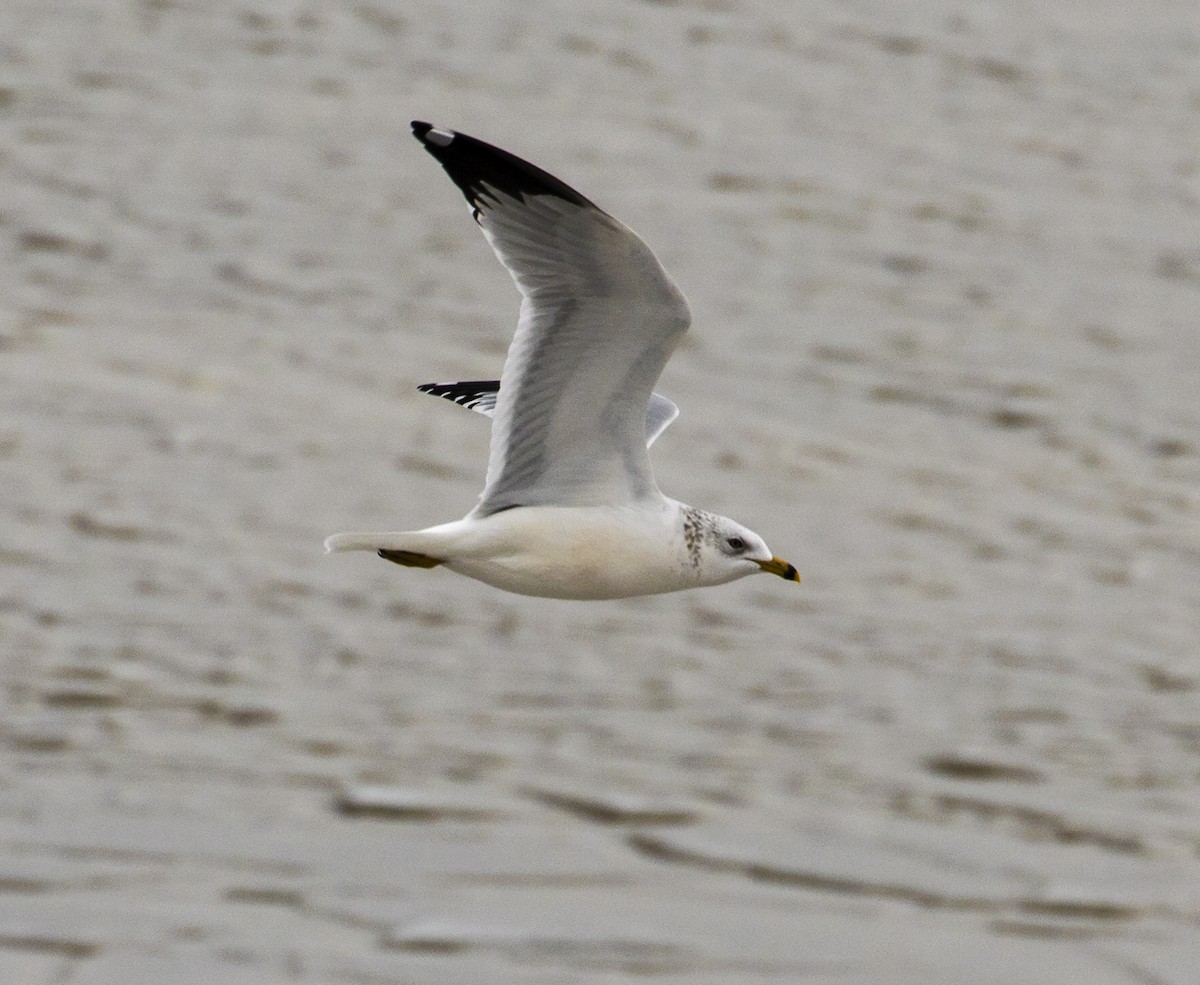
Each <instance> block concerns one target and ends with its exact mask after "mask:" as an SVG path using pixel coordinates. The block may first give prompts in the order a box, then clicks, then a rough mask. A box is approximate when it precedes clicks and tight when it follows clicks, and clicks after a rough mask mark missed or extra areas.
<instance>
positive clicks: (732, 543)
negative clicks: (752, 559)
mask: <svg viewBox="0 0 1200 985" xmlns="http://www.w3.org/2000/svg"><path fill="white" fill-rule="evenodd" d="M725 546H727V547H728V548H729V549H730V550H731V551H744V550H745V549H746V542H745V541H744V540H742V538H741V537H727V538H725Z"/></svg>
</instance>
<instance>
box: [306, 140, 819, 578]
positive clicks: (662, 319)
mask: <svg viewBox="0 0 1200 985" xmlns="http://www.w3.org/2000/svg"><path fill="white" fill-rule="evenodd" d="M412 129H413V134H414V136H415V137H416V138H417V140H419V141H420V142H421V143H422V145H424V147H425V149H426V150H427V151H428V152H429V153H430V154H432V155H433V156H434V157H435V158H436V159H437V161H438V163H440V164H441V166H442V167H443V168H444V169H445V171H446V173H447V174H448V175H449V176H450V179H451V180H452V181H453V182H454V183H455V184H456V185H457V186H458V187H459V189H461V190H462V192H463V194H464V195H465V196H466V198H467V201H468V202H469V203H470V206H471V212H472V215H473V216H474V218H475V221H476V222H477V223H478V224H479V227H480V228H481V229H482V230H483V235H484V236H486V237H487V240H488V242H489V243H491V245H492V249H494V250H495V251H496V256H497V257H499V259H500V262H501V263H502V264H504V266H505V267H506V268H507V269H508V272H509V273H510V274H512V277H513V280H514V281H516V284H517V289H518V290H519V291H520V292H521V297H522V300H521V314H520V320H519V321H518V323H517V331H516V335H515V336H514V337H513V340H512V344H511V345H510V346H509V349H508V356H507V358H506V359H505V362H504V367H503V369H502V370H501V372H500V379H499V380H498V381H496V380H482V381H464V382H459V383H441V384H428V383H427V384H425V385H424V386H422V387H421V388H420V389H421V390H423V391H425V392H427V393H431V394H433V395H435V396H442V397H446V398H447V399H451V400H454V401H455V402H457V403H460V404H462V405H464V406H466V407H470V408H471V409H473V410H476V411H478V412H480V413H483V414H486V415H488V416H489V417H491V419H492V439H491V449H490V452H489V455H488V468H487V479H486V482H485V484H484V488H483V492H482V494H481V495H480V497H479V503H478V504H477V505H476V507H475V508H474V509H473V510H472V511H471V512H470V513H468V514H467V515H466V516H465V517H464V518H463V519H461V520H455V521H453V522H451V523H443V524H440V525H438V526H436V527H429V528H427V529H425V530H413V531H407V532H401V533H345V534H335V535H334V536H332V537H330V538H329V539H328V540H326V541H325V549H326V550H327V551H353V550H369V551H375V552H376V553H377V554H378V555H379V556H380V557H382V558H384V559H386V560H388V561H393V562H395V563H396V564H400V565H404V566H406V567H412V568H436V567H444V568H448V569H450V570H451V571H455V572H458V573H459V574H462V575H466V576H467V577H468V578H475V579H477V580H478V581H482V582H486V583H487V584H489V585H494V586H495V587H497V588H501V589H504V590H506V591H509V592H517V593H519V594H522V595H537V596H542V597H546V598H563V599H612V598H627V597H630V596H634V595H653V594H656V593H660V592H675V591H681V590H683V589H685V588H699V587H702V586H706V585H721V584H724V583H726V582H730V581H735V580H737V579H738V578H744V577H745V576H746V575H752V574H757V573H759V572H763V571H765V572H768V573H770V574H773V575H778V576H779V577H781V578H785V579H787V580H788V581H799V580H800V576H799V575H798V574H797V573H796V569H795V568H794V567H793V566H792V565H791V564H789V563H788V562H787V561H784V560H783V559H782V558H779V557H776V556H775V555H773V554H772V553H771V551H770V550H769V549H768V548H767V545H766V544H765V543H764V542H763V539H762V538H761V537H760V536H759V535H758V534H756V533H754V532H753V531H752V530H749V529H747V528H746V527H744V526H742V525H741V524H739V523H736V522H734V521H733V520H730V519H728V518H726V517H723V516H718V515H716V514H714V513H708V512H706V511H704V510H700V509H696V508H695V507H692V506H687V505H685V504H683V503H680V502H678V501H676V500H674V499H670V498H668V497H666V496H664V495H663V494H662V493H661V492H659V489H658V486H657V484H656V483H655V481H654V475H653V473H652V472H651V470H650V457H649V455H648V454H647V448H648V447H649V445H650V444H651V443H653V441H654V440H655V438H657V437H658V436H659V435H660V434H661V433H662V432H663V430H664V429H665V428H666V427H667V425H669V424H670V423H671V421H673V420H674V419H675V417H676V415H677V414H678V413H679V409H678V408H677V407H676V406H675V404H673V403H672V402H671V401H670V400H668V399H667V398H666V397H663V396H661V395H659V394H657V393H654V392H652V391H653V388H654V384H655V382H656V381H657V380H658V377H659V374H660V373H661V372H662V369H663V366H664V365H666V362H667V359H668V358H669V357H670V355H671V352H672V351H673V350H674V349H675V346H676V345H678V344H679V340H680V339H681V338H682V337H683V333H684V332H685V331H686V330H687V327H688V324H689V322H690V321H691V316H690V313H689V312H688V306H687V301H685V300H684V297H683V295H682V294H681V293H680V291H679V289H678V288H677V287H676V286H675V284H674V282H673V281H672V280H671V278H670V277H669V276H668V275H667V273H666V271H665V270H663V268H662V266H661V265H660V264H659V262H658V260H657V259H656V258H655V256H654V254H653V253H651V252H650V248H649V247H648V246H646V244H645V243H643V242H642V241H641V239H639V238H638V236H637V235H636V234H635V233H634V232H633V231H632V230H630V229H629V228H628V227H626V226H625V225H623V224H622V223H620V222H618V221H617V220H616V219H614V218H613V217H612V216H610V215H609V214H608V213H607V212H604V211H603V210H601V209H600V208H598V207H597V206H596V205H595V204H594V203H592V202H590V201H588V199H586V198H584V197H583V196H582V195H580V194H579V192H577V191H575V189H573V188H571V187H570V186H569V185H567V184H565V183H564V182H562V181H560V180H559V179H558V178H555V177H554V176H553V175H550V174H547V173H546V172H545V171H543V170H541V169H540V168H537V167H534V166H533V165H532V164H529V163H527V162H526V161H523V160H521V159H520V158H518V157H516V156H514V155H512V154H510V153H508V152H507V151H504V150H501V149H500V148H498V147H493V146H491V145H490V144H485V143H484V142H483V141H482V140H476V139H475V138H474V137H469V136H467V135H466V134H463V133H457V132H455V131H453V130H443V129H441V128H440V127H434V126H432V125H430V124H428V123H421V122H414V123H413V125H412Z"/></svg>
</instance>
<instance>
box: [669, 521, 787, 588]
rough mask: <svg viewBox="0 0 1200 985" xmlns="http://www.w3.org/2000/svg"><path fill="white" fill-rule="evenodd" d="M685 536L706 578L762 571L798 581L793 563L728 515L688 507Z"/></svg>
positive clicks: (718, 581)
mask: <svg viewBox="0 0 1200 985" xmlns="http://www.w3.org/2000/svg"><path fill="white" fill-rule="evenodd" d="M684 539H685V541H688V542H689V550H690V551H691V553H692V556H693V558H694V559H695V560H696V561H697V562H698V566H699V567H700V569H701V570H702V571H703V572H704V575H705V581H709V580H710V579H711V581H712V583H713V584H721V583H723V582H727V581H734V580H736V579H738V578H744V577H745V576H746V575H754V574H758V573H759V572H760V571H765V572H767V573H768V574H772V575H778V576H779V577H780V578H786V579H787V580H788V581H799V580H800V575H799V574H798V573H797V571H796V569H795V567H793V566H792V565H791V564H790V563H788V562H787V561H785V560H784V559H783V558H781V557H777V556H776V555H775V554H773V553H771V549H770V548H769V547H767V544H766V541H764V540H763V539H762V538H761V537H760V536H759V535H758V534H756V533H755V532H754V531H753V530H751V529H749V528H748V527H743V526H742V525H741V524H740V523H738V522H737V521H736V520H730V519H729V517H725V516H715V515H713V514H712V513H704V512H702V511H700V510H693V509H688V510H687V511H686V513H685V517H684Z"/></svg>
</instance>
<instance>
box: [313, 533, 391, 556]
mask: <svg viewBox="0 0 1200 985" xmlns="http://www.w3.org/2000/svg"><path fill="white" fill-rule="evenodd" d="M395 538H396V535H395V534H394V533H392V534H334V535H333V536H332V537H327V538H326V539H325V553H326V554H332V553H333V552H334V551H377V550H379V548H381V547H386V546H387V542H388V540H389V539H391V540H394V539H395Z"/></svg>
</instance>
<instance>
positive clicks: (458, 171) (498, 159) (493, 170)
mask: <svg viewBox="0 0 1200 985" xmlns="http://www.w3.org/2000/svg"><path fill="white" fill-rule="evenodd" d="M412 132H413V136H414V137H416V138H417V140H419V141H420V142H421V145H422V146H423V147H424V148H425V149H426V150H427V151H429V153H430V154H432V155H433V156H434V158H436V160H437V161H438V163H439V164H441V166H442V167H443V168H444V169H445V171H446V173H447V174H448V175H449V176H450V179H451V180H452V181H453V182H454V183H455V184H456V185H458V187H459V189H460V190H461V191H462V192H463V194H464V195H465V196H466V198H467V201H468V202H470V203H471V206H472V208H474V209H475V210H476V212H477V213H478V211H479V209H480V208H481V206H482V205H483V203H481V202H480V196H481V195H483V194H486V192H485V186H487V187H490V188H492V189H495V190H496V191H500V192H503V193H504V194H506V195H511V196H512V197H514V198H518V199H522V200H523V199H524V197H525V196H526V195H553V196H555V197H556V198H561V199H564V200H565V201H568V202H571V203H572V204H574V205H579V206H582V207H584V208H596V205H595V203H594V202H591V201H590V200H588V199H586V198H584V197H583V196H582V195H580V194H579V192H577V191H576V190H575V189H574V188H572V187H571V186H570V185H568V184H567V183H566V182H565V181H561V180H560V179H558V178H556V177H554V175H552V174H550V173H549V172H546V171H543V170H542V169H541V168H539V167H537V166H536V165H533V164H530V163H529V162H528V161H525V160H522V159H521V158H519V157H517V156H516V155H515V154H510V153H509V152H508V151H506V150H502V149H501V148H499V147H495V146H493V145H492V144H488V143H485V142H484V141H482V140H479V139H477V138H476V137H471V136H468V135H467V134H465V133H459V132H458V131H456V130H446V129H443V128H442V127H435V126H434V125H433V124H432V123H426V122H425V121H424V120H413V121H412ZM477 217H478V216H477Z"/></svg>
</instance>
